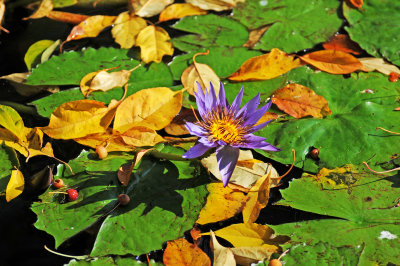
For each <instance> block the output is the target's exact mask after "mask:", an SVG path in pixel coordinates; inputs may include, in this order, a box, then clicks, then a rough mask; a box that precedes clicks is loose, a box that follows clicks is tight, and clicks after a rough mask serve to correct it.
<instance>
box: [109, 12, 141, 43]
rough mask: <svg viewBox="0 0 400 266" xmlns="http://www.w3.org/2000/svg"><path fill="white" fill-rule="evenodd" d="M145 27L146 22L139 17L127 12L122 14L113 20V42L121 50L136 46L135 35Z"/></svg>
mask: <svg viewBox="0 0 400 266" xmlns="http://www.w3.org/2000/svg"><path fill="white" fill-rule="evenodd" d="M146 26H147V23H146V21H145V20H144V19H142V18H141V17H137V16H134V15H130V14H129V13H128V12H122V13H121V14H119V15H118V17H117V19H116V20H115V22H114V27H113V28H112V30H111V33H112V36H113V37H114V39H115V42H116V43H118V44H119V45H120V46H121V48H125V49H129V48H132V46H134V45H135V44H136V37H137V35H138V34H139V32H140V31H141V30H142V29H144V28H145V27H146Z"/></svg>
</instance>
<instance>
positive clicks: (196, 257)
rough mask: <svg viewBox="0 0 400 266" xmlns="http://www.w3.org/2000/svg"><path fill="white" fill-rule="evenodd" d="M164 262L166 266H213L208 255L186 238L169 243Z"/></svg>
mask: <svg viewBox="0 0 400 266" xmlns="http://www.w3.org/2000/svg"><path fill="white" fill-rule="evenodd" d="M163 262H164V264H165V265H166V266H169V265H171V266H188V265H202V266H207V265H211V261H210V258H209V257H208V256H207V254H206V253H204V252H203V251H202V250H201V249H200V248H199V247H197V246H196V245H194V244H191V243H189V242H188V241H187V240H186V239H184V238H179V239H176V240H173V241H168V242H167V248H166V249H165V251H164V255H163Z"/></svg>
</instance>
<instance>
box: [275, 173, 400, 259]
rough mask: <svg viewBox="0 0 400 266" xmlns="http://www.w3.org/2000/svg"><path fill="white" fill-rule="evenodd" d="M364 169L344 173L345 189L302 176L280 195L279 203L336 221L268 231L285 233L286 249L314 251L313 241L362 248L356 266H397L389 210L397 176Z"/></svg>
mask: <svg viewBox="0 0 400 266" xmlns="http://www.w3.org/2000/svg"><path fill="white" fill-rule="evenodd" d="M365 171H366V169H365V168H363V167H362V166H361V167H359V168H357V167H353V168H352V170H351V171H350V172H349V173H350V174H351V175H352V176H353V178H354V179H355V180H356V182H355V183H354V184H351V185H349V186H347V187H345V188H338V187H337V186H336V185H335V184H330V183H329V182H324V183H322V182H319V181H317V180H318V179H317V178H316V177H314V176H309V177H308V176H303V177H302V178H300V179H296V180H293V181H291V182H290V184H289V188H287V189H285V190H283V191H282V196H283V198H284V200H282V201H280V202H279V203H281V204H284V205H289V206H291V207H293V208H297V209H300V210H304V211H308V212H314V213H317V214H322V215H329V216H333V217H337V218H339V219H334V218H332V219H323V220H311V221H302V222H296V223H288V224H281V225H274V226H271V227H272V228H273V229H274V230H275V232H276V233H277V234H285V235H289V236H290V237H291V242H290V244H288V245H290V246H297V245H309V246H310V247H314V245H318V243H319V242H326V243H329V245H331V246H334V247H344V246H346V247H351V248H353V249H359V248H360V247H362V246H364V249H363V251H362V252H361V254H360V257H359V264H358V265H372V264H374V263H376V264H378V265H386V264H387V263H389V262H390V263H394V264H399V263H400V255H399V253H398V250H399V248H400V228H399V226H398V224H399V221H400V219H399V217H400V216H399V215H400V208H397V207H393V206H394V200H395V199H396V198H398V197H399V195H400V188H399V187H400V181H399V180H400V179H399V176H398V175H395V176H389V177H384V178H382V176H381V175H375V174H372V173H369V172H368V173H367V172H365ZM305 195H306V196H305ZM284 248H287V246H285V247H284ZM317 251H318V248H315V249H313V251H310V252H311V253H314V252H317ZM315 255H316V254H314V256H315ZM296 257H297V256H296ZM289 261H290V260H289ZM349 265H355V264H353V263H351V264H349Z"/></svg>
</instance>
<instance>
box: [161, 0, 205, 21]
mask: <svg viewBox="0 0 400 266" xmlns="http://www.w3.org/2000/svg"><path fill="white" fill-rule="evenodd" d="M205 14H207V11H205V10H203V9H201V8H199V7H197V6H194V5H192V4H189V3H179V4H172V5H170V6H168V7H167V8H165V9H164V10H163V11H162V12H161V14H160V18H159V19H158V22H163V21H167V20H171V19H179V18H183V17H187V16H194V15H205Z"/></svg>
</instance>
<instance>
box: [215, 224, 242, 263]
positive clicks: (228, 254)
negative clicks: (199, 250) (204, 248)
mask: <svg viewBox="0 0 400 266" xmlns="http://www.w3.org/2000/svg"><path fill="white" fill-rule="evenodd" d="M210 235H211V239H210V247H211V249H212V251H213V252H214V263H213V265H214V266H235V265H236V262H235V257H234V256H233V253H232V251H231V249H230V248H226V247H224V246H222V245H221V244H220V243H218V240H217V238H216V237H215V234H214V232H213V231H212V230H210Z"/></svg>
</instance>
